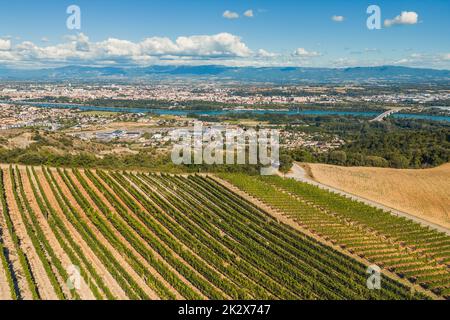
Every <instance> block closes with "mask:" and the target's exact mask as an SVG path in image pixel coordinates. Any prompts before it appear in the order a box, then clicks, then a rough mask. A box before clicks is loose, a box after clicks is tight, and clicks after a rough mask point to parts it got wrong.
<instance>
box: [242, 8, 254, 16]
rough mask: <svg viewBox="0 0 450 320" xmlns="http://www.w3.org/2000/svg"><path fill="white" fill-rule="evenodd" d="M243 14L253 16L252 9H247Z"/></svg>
mask: <svg viewBox="0 0 450 320" xmlns="http://www.w3.org/2000/svg"><path fill="white" fill-rule="evenodd" d="M244 16H246V17H248V18H253V17H254V14H253V10H252V9H249V10H247V11H245V12H244Z"/></svg>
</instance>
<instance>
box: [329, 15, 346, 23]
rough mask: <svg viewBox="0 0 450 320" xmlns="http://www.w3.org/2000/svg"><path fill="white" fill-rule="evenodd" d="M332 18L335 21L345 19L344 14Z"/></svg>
mask: <svg viewBox="0 0 450 320" xmlns="http://www.w3.org/2000/svg"><path fill="white" fill-rule="evenodd" d="M331 20H333V21H334V22H343V21H344V20H345V18H344V16H332V17H331Z"/></svg>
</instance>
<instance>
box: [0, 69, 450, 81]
mask: <svg viewBox="0 0 450 320" xmlns="http://www.w3.org/2000/svg"><path fill="white" fill-rule="evenodd" d="M172 79H173V80H175V79H203V80H218V81H242V82H270V83H286V84H291V83H307V82H310V83H342V82H359V83H370V82H396V83H424V82H446V83H449V82H450V70H435V69H421V68H408V67H399V66H380V67H356V68H304V67H264V68H257V67H226V66H217V65H208V66H151V67H142V68H137V67H132V68H120V67H81V66H67V67H61V68H52V69H33V70H23V69H9V68H0V80H3V81H5V80H6V81H8V80H10V81H25V80H40V81H61V80H68V81H93V80H94V81H95V80H98V81H101V80H121V81H139V80H172Z"/></svg>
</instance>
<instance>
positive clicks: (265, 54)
mask: <svg viewBox="0 0 450 320" xmlns="http://www.w3.org/2000/svg"><path fill="white" fill-rule="evenodd" d="M257 55H258V57H262V58H273V57H277V56H278V54H276V53H273V52H269V51H266V50H264V49H259V50H258V54H257Z"/></svg>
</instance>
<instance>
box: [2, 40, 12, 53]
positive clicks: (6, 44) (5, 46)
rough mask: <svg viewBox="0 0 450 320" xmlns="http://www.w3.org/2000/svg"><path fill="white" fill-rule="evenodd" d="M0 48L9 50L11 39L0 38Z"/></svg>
mask: <svg viewBox="0 0 450 320" xmlns="http://www.w3.org/2000/svg"><path fill="white" fill-rule="evenodd" d="M0 50H1V51H8V50H11V40H9V39H0Z"/></svg>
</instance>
